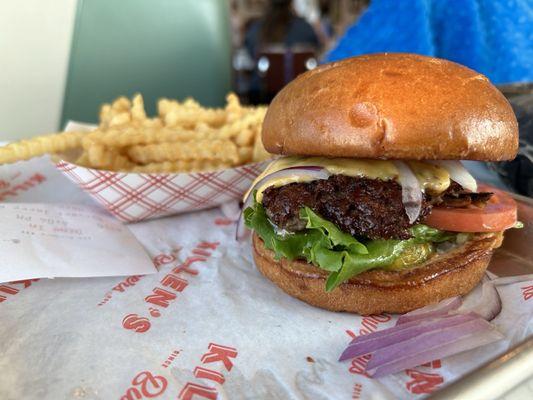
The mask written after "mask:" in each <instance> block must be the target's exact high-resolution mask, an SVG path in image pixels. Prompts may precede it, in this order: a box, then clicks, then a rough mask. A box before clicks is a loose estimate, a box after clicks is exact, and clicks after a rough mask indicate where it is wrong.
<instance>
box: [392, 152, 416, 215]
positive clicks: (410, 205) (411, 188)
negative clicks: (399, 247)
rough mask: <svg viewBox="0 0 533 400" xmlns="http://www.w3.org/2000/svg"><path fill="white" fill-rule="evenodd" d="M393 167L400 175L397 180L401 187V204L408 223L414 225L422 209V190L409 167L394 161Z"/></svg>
mask: <svg viewBox="0 0 533 400" xmlns="http://www.w3.org/2000/svg"><path fill="white" fill-rule="evenodd" d="M394 165H396V168H397V169H398V172H399V174H400V176H399V180H400V184H401V185H402V202H403V206H404V208H405V213H406V214H407V217H408V218H409V223H411V224H412V223H414V222H415V221H416V220H417V219H418V216H419V215H420V210H421V209H422V189H421V188H420V183H419V182H418V179H417V178H416V176H415V174H414V173H413V171H411V168H409V166H408V165H407V164H406V163H404V162H402V161H395V162H394Z"/></svg>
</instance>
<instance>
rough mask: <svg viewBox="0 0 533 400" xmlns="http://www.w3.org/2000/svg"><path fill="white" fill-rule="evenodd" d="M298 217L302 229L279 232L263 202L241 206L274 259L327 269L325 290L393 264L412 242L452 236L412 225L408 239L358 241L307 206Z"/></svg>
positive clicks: (423, 226) (412, 244) (248, 222)
mask: <svg viewBox="0 0 533 400" xmlns="http://www.w3.org/2000/svg"><path fill="white" fill-rule="evenodd" d="M300 218H301V219H302V220H304V221H306V229H305V230H304V231H301V232H296V233H286V234H283V235H282V234H280V233H278V232H277V231H276V228H275V227H274V225H273V224H272V223H271V222H270V221H269V220H268V218H267V215H266V212H265V209H264V207H263V205H262V204H260V203H257V202H255V203H254V205H253V206H252V207H249V208H247V209H246V210H244V221H245V224H246V226H248V227H249V228H250V229H253V230H254V231H255V232H256V233H257V234H258V235H259V237H261V239H263V241H264V243H265V247H266V248H267V249H270V250H272V251H273V252H274V254H275V258H276V259H278V260H279V259H280V258H282V257H283V258H287V259H289V260H294V259H297V258H301V259H305V260H306V261H307V262H309V263H312V264H314V265H315V266H317V267H319V268H321V269H324V270H326V271H328V272H330V275H329V277H328V279H327V282H326V291H331V290H333V289H335V288H336V287H337V286H339V285H340V284H341V283H342V282H345V281H347V280H349V279H350V278H351V277H353V276H355V275H357V274H360V273H362V272H364V271H367V270H369V269H373V268H380V267H386V266H388V265H390V264H392V263H393V262H394V261H395V260H396V259H397V258H398V257H400V256H401V255H402V253H403V252H404V251H406V249H408V248H409V247H411V246H416V245H418V244H419V243H424V242H441V241H445V240H450V239H454V238H455V235H454V234H449V233H448V232H443V231H439V230H438V229H434V228H430V227H427V226H425V225H416V226H414V227H413V228H411V233H412V235H413V238H411V239H409V240H372V241H368V242H366V243H361V242H360V241H358V240H357V239H356V238H354V237H353V236H351V235H349V234H347V233H345V232H342V231H341V230H340V229H339V228H337V226H335V224H333V223H331V222H330V221H327V220H325V219H323V218H322V217H320V216H319V215H317V214H316V213H314V212H313V211H312V210H311V209H309V208H308V207H304V208H302V210H301V211H300Z"/></svg>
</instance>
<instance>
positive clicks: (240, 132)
mask: <svg viewBox="0 0 533 400" xmlns="http://www.w3.org/2000/svg"><path fill="white" fill-rule="evenodd" d="M226 100H227V104H226V106H225V107H224V108H219V109H214V108H205V107H202V106H201V105H200V104H198V103H197V102H196V101H194V100H192V99H190V98H189V99H186V100H185V101H183V102H178V101H176V100H169V99H160V100H159V101H158V104H157V108H158V115H157V116H156V117H153V118H149V117H148V116H147V115H146V111H145V108H144V102H143V98H142V96H141V95H140V94H137V95H135V96H134V97H133V99H132V100H130V99H128V98H126V97H119V98H118V99H116V100H115V101H113V102H112V103H111V104H104V105H103V106H102V107H101V110H100V123H99V126H98V128H97V129H95V130H93V131H91V132H62V133H57V134H51V135H44V136H38V137H35V138H32V139H28V140H21V141H19V142H14V143H10V144H8V145H6V146H4V147H0V164H5V163H11V162H15V161H19V160H27V159H30V158H32V157H37V156H40V155H43V154H59V155H61V154H62V153H66V152H68V151H73V150H75V149H77V150H78V151H77V153H79V155H78V156H77V159H76V160H75V163H76V164H78V165H81V166H84V167H89V168H97V169H103V170H111V171H126V172H147V173H158V172H161V173H172V172H196V171H210V170H219V169H224V168H230V167H235V166H239V165H243V164H247V163H250V162H258V161H263V160H266V159H268V158H270V157H271V155H270V154H269V153H267V152H266V151H265V149H264V148H263V145H262V142H261V137H260V136H261V124H262V122H263V118H264V116H265V113H266V107H245V106H242V105H241V104H240V102H239V99H238V98H237V96H236V95H235V94H233V93H230V94H229V95H228V96H227V98H226Z"/></svg>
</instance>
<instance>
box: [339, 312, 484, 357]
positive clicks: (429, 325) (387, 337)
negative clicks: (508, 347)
mask: <svg viewBox="0 0 533 400" xmlns="http://www.w3.org/2000/svg"><path fill="white" fill-rule="evenodd" d="M477 318H479V317H478V316H477V315H475V314H473V313H471V314H464V315H446V316H443V317H439V318H431V319H426V320H423V321H411V322H406V323H404V324H401V325H396V326H394V327H392V328H388V329H384V330H382V331H378V332H374V333H371V334H369V335H364V336H359V337H358V338H355V339H354V340H353V341H352V342H351V343H350V344H349V345H348V347H347V348H346V349H345V350H344V352H343V353H342V355H341V356H340V358H339V361H343V360H347V359H349V358H355V357H359V356H363V355H365V354H369V353H373V352H375V351H380V350H381V349H383V348H386V347H388V346H391V345H394V344H395V343H398V342H404V341H408V340H411V339H413V338H416V337H419V336H420V335H424V334H426V333H427V332H432V331H435V330H439V329H444V328H449V327H451V326H455V325H458V324H461V323H465V322H467V321H471V320H474V319H477ZM429 361H432V360H429Z"/></svg>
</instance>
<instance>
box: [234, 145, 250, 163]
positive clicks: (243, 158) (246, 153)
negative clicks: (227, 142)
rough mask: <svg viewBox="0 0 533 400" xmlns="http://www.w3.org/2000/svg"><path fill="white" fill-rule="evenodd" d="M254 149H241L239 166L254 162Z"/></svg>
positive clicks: (248, 147)
mask: <svg viewBox="0 0 533 400" xmlns="http://www.w3.org/2000/svg"><path fill="white" fill-rule="evenodd" d="M253 152H254V148H253V147H252V146H246V147H239V148H238V149H237V153H238V154H239V162H238V163H239V164H246V163H249V162H250V161H252V157H253Z"/></svg>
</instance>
